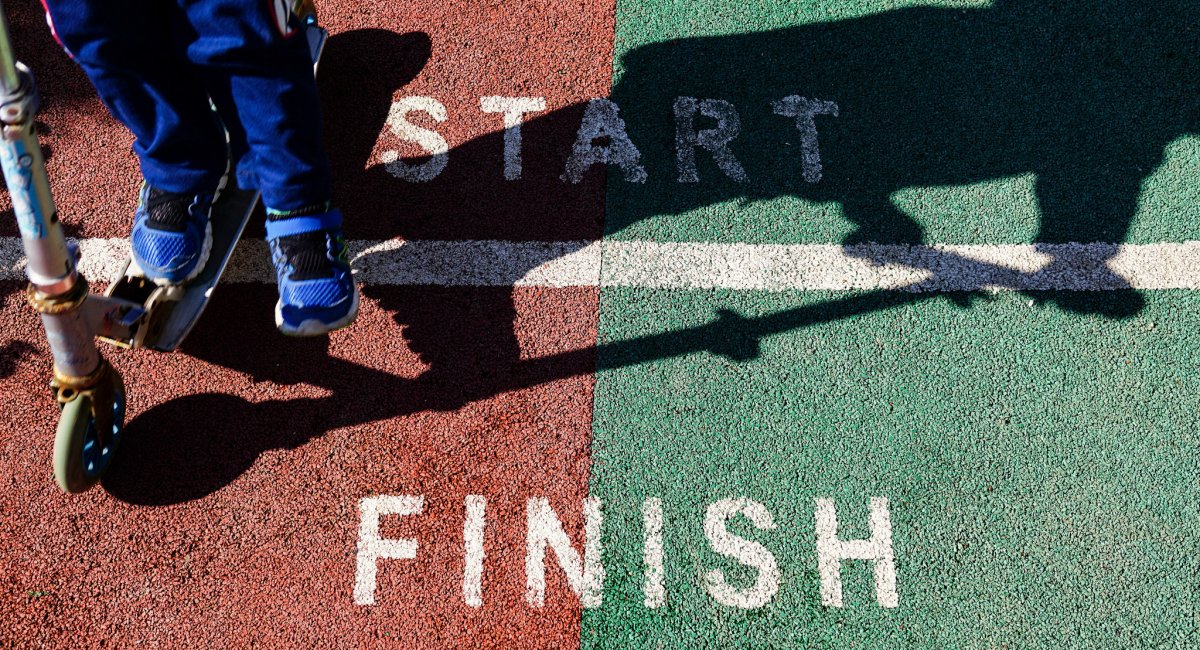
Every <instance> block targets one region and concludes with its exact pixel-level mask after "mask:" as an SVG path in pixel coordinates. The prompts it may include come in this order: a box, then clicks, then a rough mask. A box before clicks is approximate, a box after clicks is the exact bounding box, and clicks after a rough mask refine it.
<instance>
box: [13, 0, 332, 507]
mask: <svg viewBox="0 0 1200 650" xmlns="http://www.w3.org/2000/svg"><path fill="white" fill-rule="evenodd" d="M300 4H301V6H300V8H299V9H298V10H297V14H298V15H300V16H302V17H303V19H304V29H305V37H306V38H307V40H308V45H309V50H310V53H311V54H312V57H313V72H314V74H315V72H316V65H317V62H318V60H319V59H320V56H321V52H322V50H323V49H324V45H325V41H326V39H327V38H328V32H326V31H325V30H324V29H322V28H321V27H320V26H319V25H317V22H316V14H315V12H313V10H312V5H311V3H309V2H303V3H300ZM37 110H38V94H37V89H36V86H35V85H34V79H33V74H32V73H31V72H30V70H29V68H27V67H26V66H24V65H23V64H21V63H18V62H17V61H16V59H15V57H14V55H13V51H12V40H11V37H10V32H9V26H8V19H7V14H5V12H4V7H3V2H2V0H0V129H2V130H0V167H2V168H3V172H4V180H5V182H6V184H7V185H8V191H9V194H10V195H11V197H12V203H13V211H14V213H15V214H16V218H17V225H18V227H19V229H20V231H21V243H22V245H23V247H24V250H25V258H26V267H25V274H26V275H27V276H28V277H29V287H28V289H27V291H26V295H27V297H28V300H29V304H30V306H31V307H33V309H34V310H35V311H37V312H38V313H39V314H40V316H41V320H42V326H43V327H44V329H45V331H46V340H47V343H49V346H50V352H51V355H52V356H53V358H54V377H53V379H52V380H51V382H50V386H51V388H52V390H53V393H54V397H55V400H56V401H57V402H58V404H59V406H60V407H61V408H62V412H61V415H60V416H59V420H58V428H57V431H56V432H55V436H54V456H53V466H54V478H55V481H56V482H57V483H58V486H59V487H60V488H62V489H63V490H64V491H66V492H82V491H84V490H86V489H88V488H90V487H92V486H93V485H95V484H96V482H97V481H99V480H100V478H101V476H103V475H104V472H105V471H106V470H107V469H108V468H109V467H110V466H111V464H112V460H113V457H114V455H115V454H116V452H117V449H118V446H119V444H120V441H121V434H122V432H123V429H124V424H125V404H126V401H125V385H124V383H123V382H122V380H121V374H120V373H119V372H118V371H117V369H116V368H115V367H113V366H112V364H111V363H109V362H108V361H107V360H106V359H105V358H104V356H103V355H102V354H101V353H100V351H99V350H98V349H97V347H96V338H97V337H99V338H101V339H104V340H106V341H108V342H110V343H113V344H116V345H117V346H119V347H123V348H129V347H145V348H150V349H153V350H160V351H165V352H169V351H172V350H175V349H176V348H178V347H179V345H180V343H182V342H183V339H184V337H185V336H187V334H188V332H189V331H191V328H192V326H193V325H195V323H196V321H197V320H198V319H199V318H200V314H201V313H202V312H203V311H204V308H205V306H207V304H208V300H209V298H210V297H211V296H212V292H213V289H214V288H215V287H216V285H217V282H218V281H219V280H220V277H221V273H222V272H223V271H224V270H225V266H226V265H227V264H228V262H229V258H230V257H231V256H232V254H233V249H234V247H235V246H236V245H237V242H238V240H239V239H240V238H241V235H242V231H243V230H244V229H245V226H246V222H247V221H248V220H249V218H250V215H251V214H252V213H253V211H254V208H255V206H256V205H257V204H258V199H259V195H258V192H256V191H251V190H243V189H238V188H233V189H227V190H226V191H225V192H223V193H222V194H221V196H220V198H219V199H218V200H217V202H216V203H214V204H213V210H212V226H213V245H212V253H211V256H210V258H209V261H208V263H207V264H206V265H205V268H204V270H203V271H202V272H201V273H200V275H199V276H197V277H196V278H194V279H192V280H190V281H188V282H187V283H186V284H183V285H178V286H168V287H159V286H157V285H155V284H154V283H153V282H150V281H149V280H147V279H146V278H145V277H144V276H143V275H142V272H141V269H139V268H137V265H136V264H134V263H132V260H130V261H129V262H126V264H125V268H124V269H123V270H122V272H121V274H120V276H119V277H118V278H117V279H116V280H115V281H114V282H113V283H112V284H111V285H109V288H108V291H107V292H105V294H104V295H98V294H93V293H92V292H91V291H90V290H89V288H88V283H87V280H86V279H85V278H84V277H83V275H81V274H80V272H79V269H78V262H79V257H80V254H79V248H78V246H76V245H75V244H74V243H73V242H68V241H67V239H66V237H65V235H64V234H63V229H62V224H61V223H59V219H58V213H57V211H56V210H55V207H54V199H53V197H52V196H51V193H50V182H49V179H48V178H47V175H46V168H45V159H44V158H43V156H42V150H41V147H40V146H39V145H38V140H37V133H36V131H35V129H34V117H35V116H36V114H37Z"/></svg>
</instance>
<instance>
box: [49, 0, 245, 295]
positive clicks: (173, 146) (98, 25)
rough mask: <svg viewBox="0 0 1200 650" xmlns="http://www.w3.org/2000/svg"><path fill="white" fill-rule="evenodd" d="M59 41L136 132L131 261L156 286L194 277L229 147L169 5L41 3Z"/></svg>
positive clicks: (98, 0)
mask: <svg viewBox="0 0 1200 650" xmlns="http://www.w3.org/2000/svg"><path fill="white" fill-rule="evenodd" d="M43 1H44V2H45V5H46V11H47V13H48V15H49V16H50V19H51V26H52V28H53V29H54V32H55V35H56V36H57V37H58V39H59V42H61V43H62V45H63V47H64V48H65V49H66V50H67V52H68V53H70V54H71V55H72V57H73V58H74V59H75V61H76V62H77V63H79V65H80V66H81V67H82V68H83V70H84V72H86V73H87V75H88V78H89V79H90V80H91V82H92V85H94V86H95V87H96V91H97V92H98V93H99V95H100V98H101V99H102V100H103V101H104V103H105V104H106V105H107V106H108V109H109V111H111V112H112V114H113V116H114V117H116V118H117V119H118V120H120V121H121V122H122V123H124V124H125V126H126V127H128V128H129V130H130V131H132V132H133V134H134V136H136V138H137V139H136V141H135V142H134V144H133V149H134V151H135V152H136V153H137V155H138V158H139V159H140V161H141V167H142V176H143V177H144V179H145V181H146V182H145V183H144V184H143V186H142V190H141V194H140V197H139V199H140V200H139V201H138V208H137V212H136V214H135V215H134V221H133V229H132V234H131V236H130V240H131V244H132V252H133V258H134V260H136V261H137V263H138V265H139V266H140V267H141V268H142V270H143V272H145V274H146V276H147V277H148V278H150V279H152V280H154V281H155V282H157V283H159V284H179V283H182V282H185V281H187V280H188V279H190V278H192V277H195V276H196V275H197V274H198V273H199V272H200V271H201V270H202V269H203V267H204V264H205V262H206V261H207V260H208V256H209V250H210V248H211V246H212V227H211V225H210V224H209V212H210V210H211V207H212V201H213V197H214V193H215V191H216V189H217V186H218V184H219V183H220V181H221V178H222V176H223V175H224V173H225V169H226V162H227V152H226V145H225V135H224V132H223V131H222V130H221V126H220V121H219V120H218V119H217V118H216V116H215V115H214V114H213V112H212V110H211V108H210V106H209V102H208V92H207V91H206V89H205V88H204V84H203V82H202V81H201V80H200V79H199V78H198V77H197V76H196V75H195V73H194V72H195V71H194V69H193V66H192V65H191V63H189V62H188V60H187V57H186V56H185V52H184V47H185V40H184V37H183V35H182V34H181V31H182V29H183V28H184V27H186V25H187V21H186V17H185V16H184V14H183V12H182V11H180V10H179V8H178V7H177V6H175V5H174V4H172V3H161V2H138V1H137V0H43Z"/></svg>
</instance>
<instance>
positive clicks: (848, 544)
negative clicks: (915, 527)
mask: <svg viewBox="0 0 1200 650" xmlns="http://www.w3.org/2000/svg"><path fill="white" fill-rule="evenodd" d="M601 505H602V504H601V502H600V500H599V499H596V498H594V497H589V498H587V499H584V501H583V514H584V534H583V553H582V555H581V554H580V552H579V551H578V550H576V547H575V545H573V544H572V543H571V540H570V538H569V537H568V535H567V533H566V532H565V531H564V530H563V527H562V522H561V521H560V520H559V518H558V515H557V514H556V513H555V512H554V509H553V508H552V507H551V505H550V502H549V500H547V499H545V498H533V499H529V500H528V501H527V502H526V508H525V517H526V519H525V524H526V534H525V600H526V602H527V603H528V604H529V606H530V607H534V608H540V607H542V606H543V605H544V604H545V600H546V549H547V548H549V549H551V550H553V551H554V556H555V557H556V558H557V560H558V567H559V569H561V570H562V571H563V573H564V574H565V576H566V581H567V584H568V585H569V586H570V588H571V590H572V591H573V592H574V593H575V595H576V596H578V597H579V601H580V603H581V604H582V605H583V606H584V607H586V608H594V607H599V606H600V605H601V603H602V601H603V597H604V565H603V562H602V555H603V549H602V548H601V544H600V529H601V526H602V523H603V515H602V509H601ZM814 505H815V509H814V513H813V514H814V518H815V520H816V533H817V534H816V555H817V569H818V574H819V576H820V594H821V604H822V605H824V606H826V607H842V578H841V565H842V561H843V560H866V561H869V562H872V563H873V564H874V577H875V600H876V602H878V603H879V605H880V606H882V607H889V608H891V607H897V606H898V605H899V601H900V597H899V594H898V592H897V591H896V561H895V557H894V555H893V551H892V524H891V514H890V512H889V510H888V500H887V498H885V497H872V498H871V501H870V516H869V522H870V528H871V536H870V538H869V539H856V540H842V539H839V538H838V520H837V513H836V511H835V509H834V503H833V500H832V499H825V498H821V499H816V500H815V503H814ZM464 506H465V515H464V522H463V558H464V562H463V580H462V598H463V602H464V603H465V604H466V605H468V606H469V607H480V606H482V605H483V573H484V558H485V553H484V549H483V532H484V528H485V526H486V525H487V518H486V510H487V499H485V498H484V497H482V496H479V495H470V496H467V497H466V500H465V502H464ZM359 510H360V512H361V521H360V525H359V531H358V554H357V569H356V571H355V577H354V602H355V603H356V604H358V605H374V604H375V596H376V594H375V585H376V579H375V578H376V572H377V571H378V567H379V562H380V561H381V560H414V559H416V557H417V540H416V539H412V538H402V539H383V538H381V537H380V534H379V524H380V518H382V517H385V516H397V517H411V516H417V515H420V514H421V513H422V512H424V510H425V498H424V497H423V496H412V495H385V496H373V497H366V498H364V499H363V500H362V501H361V502H359ZM734 517H745V518H746V519H747V520H749V522H750V523H751V524H752V525H753V526H754V527H755V528H757V529H759V530H772V529H774V528H775V520H774V518H773V517H772V516H771V513H770V511H768V510H767V508H766V506H764V505H763V504H761V503H759V502H757V501H754V500H752V499H747V498H736V499H723V500H721V501H717V502H716V503H712V504H710V505H709V506H708V507H707V508H706V509H705V512H704V536H705V537H706V538H707V539H708V543H709V546H710V547H711V548H712V550H713V552H714V553H717V554H719V555H723V556H726V557H729V558H732V559H733V560H736V561H737V562H738V563H740V564H743V565H745V566H747V567H750V568H751V569H753V570H754V571H755V573H756V577H755V580H754V583H753V584H752V585H750V586H749V587H745V588H739V587H735V586H733V585H731V584H730V583H729V582H728V581H727V580H726V579H725V573H724V572H723V571H721V570H720V569H712V570H710V571H708V572H706V573H704V575H703V576H702V582H703V586H704V589H705V591H706V592H707V593H708V595H709V596H710V597H711V598H712V599H713V600H714V601H716V602H717V603H719V604H721V605H725V606H728V607H738V608H742V609H756V608H759V607H763V606H765V605H767V604H768V603H770V602H771V599H772V598H773V597H774V596H775V593H776V592H777V591H779V580H780V577H781V575H780V570H779V563H778V562H777V561H776V559H775V556H774V555H773V554H772V553H771V551H769V550H768V549H767V548H766V547H765V546H763V545H762V544H759V543H758V542H755V541H753V540H749V539H745V538H743V537H739V536H737V535H735V534H733V533H731V532H730V531H729V529H728V528H727V526H726V523H727V522H728V521H729V520H730V519H732V518H734ZM642 526H643V547H642V561H643V582H642V593H643V595H644V596H645V599H644V601H643V602H644V604H645V606H646V607H648V608H651V609H655V608H658V607H662V606H663V605H664V604H665V603H666V600H667V590H666V585H665V580H664V576H665V572H664V569H663V555H664V552H663V505H662V501H661V500H660V499H657V498H649V499H646V500H645V502H644V503H643V504H642Z"/></svg>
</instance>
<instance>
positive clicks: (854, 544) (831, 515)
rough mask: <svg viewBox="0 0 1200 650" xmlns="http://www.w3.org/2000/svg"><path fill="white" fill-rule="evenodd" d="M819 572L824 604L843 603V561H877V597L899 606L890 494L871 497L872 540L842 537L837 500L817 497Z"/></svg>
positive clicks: (834, 605) (883, 603)
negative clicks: (889, 508)
mask: <svg viewBox="0 0 1200 650" xmlns="http://www.w3.org/2000/svg"><path fill="white" fill-rule="evenodd" d="M815 516H816V522H817V571H818V573H819V574H820V577H821V604H822V605H824V606H826V607H841V606H842V561H843V560H867V561H870V562H872V563H873V564H874V569H875V570H874V573H875V600H876V602H878V603H879V605H880V606H881V607H889V608H891V607H898V606H899V605H900V594H899V593H898V592H897V591H896V559H895V554H894V551H893V549H892V521H891V513H890V511H889V510H888V500H887V498H886V497H871V518H870V522H871V537H870V539H856V540H848V541H844V540H840V539H838V536H837V534H838V532H837V531H838V520H837V512H836V511H835V510H834V505H833V499H817V500H816V512H815Z"/></svg>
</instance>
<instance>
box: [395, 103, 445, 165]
mask: <svg viewBox="0 0 1200 650" xmlns="http://www.w3.org/2000/svg"><path fill="white" fill-rule="evenodd" d="M413 111H419V112H422V113H427V114H428V115H429V116H430V117H431V118H433V121H435V122H445V121H446V120H447V119H448V115H447V113H446V107H445V106H444V105H443V104H442V103H441V102H439V101H438V100H436V99H434V98H432V97H420V96H413V97H402V98H400V99H398V100H396V101H395V102H393V103H392V108H391V110H389V111H388V117H387V126H388V128H390V129H391V130H392V133H395V134H396V136H397V137H399V138H400V139H401V140H404V141H406V142H414V143H416V144H418V145H420V147H421V148H422V149H424V150H425V151H426V152H428V153H429V155H430V158H429V160H426V161H425V162H423V163H420V164H417V165H413V164H409V163H407V162H404V160H402V159H401V157H400V152H398V151H396V150H395V149H389V150H387V151H384V152H383V153H382V154H381V155H380V160H382V161H383V163H384V167H385V168H386V169H387V171H388V173H389V174H391V175H392V176H395V177H396V178H399V179H403V180H406V181H410V182H414V183H426V182H429V181H431V180H433V179H435V178H437V176H438V174H441V173H442V170H444V169H445V168H446V165H447V164H448V163H449V162H450V145H449V143H447V142H446V138H443V137H442V135H441V134H440V133H438V132H437V131H433V130H431V129H426V128H424V127H420V126H417V125H415V124H413V123H412V122H409V121H408V114H409V113H411V112H413Z"/></svg>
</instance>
